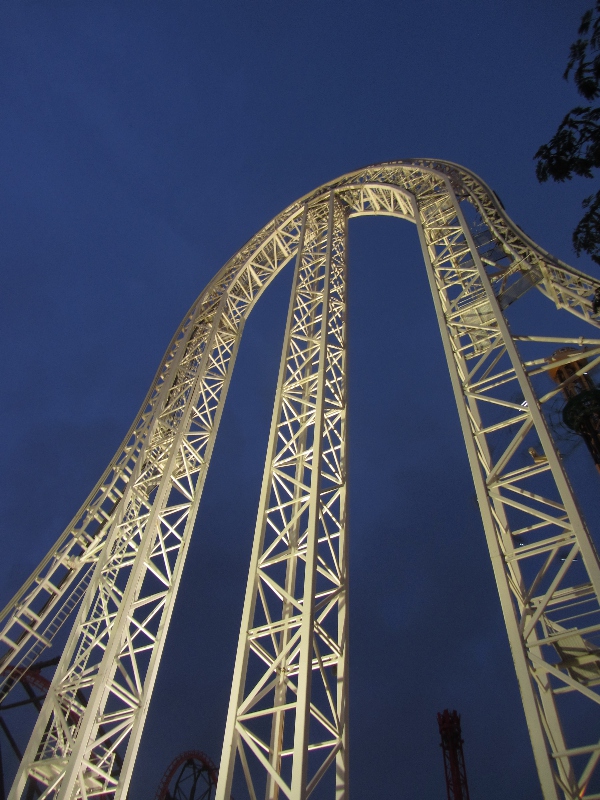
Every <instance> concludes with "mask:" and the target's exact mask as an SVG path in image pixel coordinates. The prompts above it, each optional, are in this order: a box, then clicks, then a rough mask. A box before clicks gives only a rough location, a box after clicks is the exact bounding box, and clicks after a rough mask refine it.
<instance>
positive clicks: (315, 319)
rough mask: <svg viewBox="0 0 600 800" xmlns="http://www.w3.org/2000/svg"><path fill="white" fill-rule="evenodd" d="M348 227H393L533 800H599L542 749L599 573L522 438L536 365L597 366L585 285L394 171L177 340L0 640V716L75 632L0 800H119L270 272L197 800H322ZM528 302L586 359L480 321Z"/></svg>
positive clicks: (597, 683) (194, 311) (594, 696)
mask: <svg viewBox="0 0 600 800" xmlns="http://www.w3.org/2000/svg"><path fill="white" fill-rule="evenodd" d="M365 214H385V215H388V216H394V217H398V218H400V219H405V220H409V221H410V222H412V223H414V224H415V225H416V228H417V232H418V236H419V239H420V243H421V247H422V252H423V259H424V265H425V270H426V272H427V276H428V279H429V283H430V287H431V291H432V297H433V303H434V306H435V311H436V315H437V319H438V323H439V327H440V334H441V337H442V342H443V346H444V351H445V354H446V358H447V363H448V369H449V371H450V377H451V381H452V386H453V391H454V395H455V399H456V403H457V407H458V413H459V417H460V422H461V426H462V430H463V434H464V439H465V444H466V448H467V452H468V457H469V462H470V466H471V470H472V473H473V480H474V482H475V488H476V492H477V499H478V504H479V508H480V510H481V514H482V519H483V528H484V531H485V536H486V539H487V544H488V548H489V552H490V556H491V560H492V566H493V570H494V575H495V579H496V583H497V587H498V592H499V595H500V602H501V607H502V612H503V615H504V621H505V624H506V629H507V633H508V638H509V642H510V647H511V651H512V656H513V659H514V663H515V669H516V673H517V678H518V682H519V688H520V691H521V697H522V700H523V706H524V711H525V716H526V720H527V725H528V728H529V732H530V735H531V742H532V746H533V752H534V756H535V762H536V766H537V769H538V773H539V777H540V781H541V785H542V791H543V794H544V798H545V800H560V799H561V798H565V800H575V799H576V798H579V800H594V798H600V774H599V773H600V768H599V767H598V764H599V762H600V725H597V728H596V730H595V731H592V732H591V733H590V731H589V730H588V729H587V728H585V729H584V728H583V727H580V728H578V727H577V726H575V728H574V730H575V733H573V731H572V730H570V731H569V733H567V732H566V729H565V728H564V726H563V724H562V722H563V720H565V719H568V720H570V721H572V720H573V719H574V718H576V717H577V715H578V714H583V715H588V710H587V708H586V706H587V707H591V708H592V709H595V711H596V719H597V720H598V714H597V711H598V704H600V690H599V687H600V656H599V653H600V646H599V644H600V643H599V636H600V565H599V561H598V556H597V553H596V550H595V548H594V545H593V543H592V540H591V538H590V534H589V532H588V529H587V527H586V525H585V523H584V521H583V519H582V517H581V514H580V511H579V508H578V505H577V502H576V499H575V497H574V494H573V491H572V488H571V486H570V484H569V481H568V479H567V477H566V474H565V472H564V468H563V464H562V461H561V459H560V457H559V454H558V452H557V449H556V447H555V445H554V443H553V440H552V436H551V432H550V430H549V428H548V424H547V421H546V416H545V409H546V408H547V405H546V404H547V403H548V401H549V400H551V399H552V398H553V397H554V396H555V395H556V394H557V393H559V392H560V391H561V389H562V387H561V385H560V384H559V385H558V386H554V387H553V388H552V389H551V390H549V384H548V380H547V373H548V371H549V370H550V369H554V368H555V367H556V366H557V364H556V362H551V361H550V360H549V358H546V357H544V356H541V357H540V355H539V353H540V348H543V347H547V348H551V349H552V350H555V349H556V348H557V347H565V346H569V345H577V346H578V347H584V346H585V348H586V359H587V365H586V367H585V368H586V369H588V370H590V369H593V368H594V366H596V365H597V364H599V363H600V337H598V335H596V334H595V330H594V329H596V328H598V327H599V325H600V321H599V318H598V314H597V313H596V311H597V309H596V306H595V305H594V298H595V297H596V296H597V292H598V290H599V289H600V283H599V282H598V281H597V280H595V279H593V278H590V277H588V276H587V275H585V274H583V273H581V272H579V271H577V270H575V269H572V268H571V267H569V266H567V265H566V264H564V263H562V262H560V261H558V260H557V259H555V258H553V257H552V256H550V255H549V254H548V253H547V252H546V251H544V250H542V249H541V248H540V247H538V246H537V245H536V244H535V243H534V242H532V241H531V240H530V239H529V238H528V237H527V236H526V235H525V234H524V233H523V232H522V231H521V230H520V229H519V228H518V227H517V226H516V225H515V224H514V223H512V222H511V220H510V219H509V218H508V216H507V215H506V213H505V211H504V209H503V207H502V205H501V204H500V202H499V201H498V198H497V197H496V195H495V194H494V193H493V192H492V191H491V190H490V189H489V188H488V187H487V186H486V185H485V184H484V183H483V182H482V181H481V180H480V179H479V178H477V176H475V175H474V174H473V173H471V172H470V171H469V170H467V169H464V168H463V167H460V166H458V165H456V164H451V163H449V162H443V161H434V160H427V159H423V160H419V159H415V160H407V161H397V162H390V163H385V164H378V165H375V166H372V167H367V168H365V169H362V170H358V171H356V172H352V173H349V174H347V175H344V176H343V177H341V178H339V179H338V180H335V181H332V182H331V183H328V184H326V185H324V186H321V187H320V188H318V189H316V190H315V191H314V192H311V193H310V194H309V195H307V196H306V197H304V198H302V199H301V200H299V201H297V202H296V203H293V204H292V205H291V206H289V207H288V208H287V209H285V210H284V211H283V212H282V213H281V214H280V215H279V216H277V217H276V218H275V219H274V220H272V221H271V222H270V223H269V224H268V225H266V226H265V227H264V228H263V229H262V230H261V231H259V233H258V234H257V235H256V236H255V237H254V238H253V239H251V240H250V241H249V242H248V244H247V245H245V246H244V247H243V248H242V249H241V250H240V251H239V252H238V253H236V254H235V255H234V256H233V257H232V258H231V259H230V260H229V261H228V262H227V263H226V264H225V266H224V267H223V268H222V269H221V270H220V271H219V272H218V273H217V275H216V276H215V277H214V278H213V280H212V281H211V282H210V283H209V285H208V286H207V288H206V289H205V290H204V291H203V292H202V294H201V295H200V296H199V298H198V299H197V301H196V302H195V303H194V305H193V306H192V308H191V309H190V311H189V313H188V314H187V315H186V316H185V318H184V320H183V322H182V324H181V326H180V328H179V329H178V330H177V332H176V334H175V336H174V337H173V340H172V341H171V343H170V345H169V347H168V349H167V352H166V355H165V357H164V359H163V361H162V363H161V366H160V368H159V370H158V373H157V375H156V378H155V379H154V382H153V384H152V386H151V388H150V391H149V393H148V395H147V397H146V399H145V401H144V403H143V405H142V408H141V410H140V412H139V414H138V416H137V417H136V419H135V421H134V423H133V425H132V427H131V429H130V431H129V433H128V434H127V436H126V437H125V440H124V442H123V444H122V446H121V447H120V448H119V450H118V451H117V453H116V455H115V457H114V459H113V460H112V461H111V463H110V464H109V466H108V468H107V470H106V472H105V473H104V475H103V476H102V478H101V480H100V481H99V482H98V484H97V485H96V487H95V488H94V490H93V491H92V493H91V495H90V496H89V498H88V499H87V501H86V502H85V504H84V505H83V507H82V508H81V509H80V511H79V512H78V513H77V515H76V516H75V518H74V520H73V522H72V523H71V524H70V525H69V526H68V528H67V529H66V531H65V532H64V533H63V535H62V536H61V537H60V538H59V540H58V542H57V543H56V545H55V546H54V547H53V548H52V550H51V551H50V552H49V553H48V555H47V556H46V558H45V559H44V560H43V562H42V563H41V565H40V566H39V567H38V569H36V570H35V572H34V573H33V575H32V576H31V578H30V579H29V580H28V581H26V582H25V584H24V586H23V587H22V589H20V590H19V592H18V593H17V594H16V596H15V597H14V598H13V600H12V601H11V602H10V603H9V604H8V606H7V607H6V609H5V610H4V612H3V613H2V615H0V626H1V627H0V643H1V645H2V647H3V648H4V650H3V653H2V660H1V661H0V673H1V675H2V678H3V683H2V686H3V689H2V691H3V692H4V694H6V693H7V692H8V691H10V689H11V688H12V686H14V685H15V683H16V682H17V681H18V680H19V679H20V677H21V676H22V675H23V673H24V671H26V670H27V669H28V668H29V667H30V666H31V665H32V664H33V663H34V662H35V660H36V659H37V658H38V657H39V656H40V654H41V653H42V652H44V651H45V650H46V649H47V648H48V647H50V646H52V642H53V640H54V639H55V637H56V635H57V632H58V631H59V629H60V628H61V626H62V625H63V624H64V623H65V622H66V620H67V619H68V618H69V617H70V615H72V614H75V612H76V610H77V613H76V619H75V622H74V626H73V630H72V632H71V634H70V636H69V638H68V641H67V644H66V646H65V648H64V650H63V653H62V656H61V659H60V662H59V664H58V667H57V669H56V673H55V675H54V679H53V681H52V685H51V688H50V690H49V692H48V694H47V696H46V699H45V702H44V704H43V707H42V710H41V712H40V715H39V718H38V722H37V724H36V726H35V729H34V731H33V734H32V737H31V740H30V742H29V745H28V747H27V749H26V751H25V753H24V757H23V760H22V763H21V766H20V769H19V771H18V774H17V776H16V779H15V782H14V784H13V787H12V790H11V793H10V800H20V798H21V797H22V795H23V792H24V791H25V789H26V786H27V783H28V781H31V780H34V781H36V782H37V785H38V787H39V788H40V789H41V800H46V798H56V800H71V799H72V798H82V800H83V799H84V798H88V797H90V798H91V797H99V796H102V798H103V800H112V799H113V798H115V800H116V799H117V798H118V799H119V800H121V799H123V800H124V798H125V796H126V794H127V789H128V786H129V782H130V779H131V774H132V770H133V766H134V762H135V758H136V754H137V751H138V747H139V742H140V737H141V734H142V729H143V726H144V721H145V718H146V714H147V710H148V705H149V702H150V698H151V695H152V690H153V687H154V682H155V679H156V674H157V670H158V665H159V662H160V657H161V653H162V650H163V647H164V643H165V636H166V632H167V629H168V626H169V621H170V618H171V614H172V610H173V603H174V600H175V596H176V593H177V588H178V585H179V581H180V578H181V571H182V569H183V564H184V561H185V556H186V552H187V549H188V546H189V541H190V535H191V532H192V528H193V525H194V520H195V517H196V513H197V510H198V504H199V502H200V497H201V494H202V489H203V486H204V481H205V478H206V472H207V469H208V466H209V463H210V458H211V454H212V450H213V446H214V442H215V437H216V434H217V430H218V427H219V421H220V418H221V413H222V410H223V405H224V402H225V398H226V395H227V389H228V387H229V382H230V378H231V372H232V368H233V364H234V361H235V356H236V353H237V350H238V347H239V343H240V339H241V335H242V331H243V327H244V322H245V320H246V318H247V316H248V314H249V313H250V311H251V310H252V308H253V307H254V304H255V303H256V302H257V300H258V299H259V298H260V296H261V294H262V292H263V291H264V289H265V288H266V287H267V286H268V285H269V283H270V282H271V281H272V280H273V278H274V277H275V276H276V275H277V274H278V272H279V271H280V270H281V269H282V268H283V267H284V266H285V265H286V264H287V263H288V262H290V261H293V262H295V275H294V282H293V290H292V297H291V301H290V307H289V314H288V320H287V326H286V332H285V339H284V345H283V353H282V358H281V366H280V371H279V379H278V384H277V391H276V397H275V405H274V411H273V418H272V424H271V432H270V437H269V443H268V451H267V458H266V464H265V472H264V478H263V485H262V490H261V496H260V502H259V513H258V519H257V524H256V533H255V540H254V545H253V550H252V558H251V564H250V571H249V576H248V585H247V590H246V597H245V602H244V608H243V615H242V624H241V629H240V636H239V643H238V651H237V658H236V663H235V670H234V676H233V682H232V690H231V699H230V705H229V712H228V715H227V723H226V730H225V739H224V745H223V754H222V759H221V764H220V768H219V776H220V778H219V783H218V788H217V794H216V800H225V798H229V796H230V794H231V787H232V782H233V778H234V772H235V771H236V770H239V771H240V772H239V774H241V784H240V785H243V786H245V792H246V796H247V797H249V798H251V800H257V799H258V798H259V797H260V798H261V800H262V797H265V798H266V800H277V798H279V797H281V798H282V800H283V799H284V798H288V799H289V800H306V798H308V797H309V796H310V795H311V793H312V792H313V791H314V790H315V789H316V787H317V786H319V795H320V796H322V795H323V793H324V792H325V793H328V794H329V795H330V796H333V795H334V794H335V797H336V798H337V800H347V798H348V763H347V758H348V753H347V735H348V704H347V700H348V650H347V630H348V609H347V588H348V568H347V537H346V524H347V485H346V480H347V474H346V408H347V406H346V403H347V396H346V391H347V387H346V342H347V330H346V269H347V264H346V252H347V248H346V235H347V225H348V219H349V218H350V217H353V216H359V215H365ZM534 287H535V288H536V289H537V290H539V291H540V292H542V294H543V295H545V296H546V297H547V298H548V299H549V300H550V301H551V302H552V304H553V305H554V306H555V307H556V309H559V310H563V311H568V312H570V314H573V315H575V316H576V317H578V318H579V319H580V320H582V321H584V322H587V323H589V325H590V326H591V327H592V330H591V333H590V336H589V337H582V336H577V337H575V338H574V337H572V336H568V335H565V333H564V330H565V328H564V325H561V320H562V322H563V323H564V321H565V315H564V314H563V315H561V314H556V315H555V318H554V324H555V328H556V333H551V334H550V335H549V334H548V331H546V332H545V333H544V335H539V333H538V332H536V331H535V330H534V329H533V324H531V325H530V326H529V327H527V326H526V329H525V330H520V331H519V332H518V333H514V332H512V331H511V330H510V328H509V325H508V323H507V320H506V316H505V311H506V309H507V308H508V307H509V306H510V305H511V304H513V303H515V302H518V301H519V300H520V298H521V297H522V296H523V295H525V294H526V293H527V292H528V291H529V290H531V289H532V288H534ZM577 358H579V356H578V355H575V356H569V355H568V354H567V355H566V356H565V358H564V359H563V361H564V363H570V362H576V361H577ZM575 366H577V365H576V364H575ZM578 371H579V368H577V369H576V370H575V374H577V373H578ZM515 394H516V395H517V398H518V399H515ZM532 453H533V455H532ZM1 696H2V695H1V694H0V698H1ZM586 718H587V719H589V715H588V716H587V717H586ZM119 762H121V763H119ZM236 780H237V779H236ZM237 786H238V784H237V783H236V787H237ZM240 791H241V790H240ZM235 796H236V800H242V796H241V795H239V794H238V789H237V788H236V790H235Z"/></svg>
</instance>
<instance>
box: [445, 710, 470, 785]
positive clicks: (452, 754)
mask: <svg viewBox="0 0 600 800" xmlns="http://www.w3.org/2000/svg"><path fill="white" fill-rule="evenodd" d="M437 718H438V725H439V728H440V737H441V739H442V741H441V745H440V746H441V748H442V752H443V754H444V774H445V776H446V791H447V793H448V800H469V786H468V784H467V770H466V767H465V756H464V753H463V738H462V731H461V729H460V714H458V713H457V712H456V711H448V709H445V711H442V712H441V714H438V715H437Z"/></svg>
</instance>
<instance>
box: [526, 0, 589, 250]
mask: <svg viewBox="0 0 600 800" xmlns="http://www.w3.org/2000/svg"><path fill="white" fill-rule="evenodd" d="M578 34H579V39H577V41H576V42H575V43H574V44H572V45H571V49H570V52H569V61H568V63H567V68H566V70H565V73H564V75H563V77H564V78H565V80H568V78H569V76H570V74H571V72H573V77H574V80H575V85H576V86H577V91H578V92H579V94H580V95H582V97H584V98H585V100H587V101H588V102H591V101H594V100H596V99H597V98H598V97H599V96H600V0H596V5H595V6H594V8H590V9H589V10H588V11H586V12H585V14H584V15H583V17H582V18H581V24H580V26H579V31H578ZM534 158H536V159H537V164H536V175H537V177H538V180H539V181H540V182H544V181H547V180H548V178H552V179H553V180H555V181H564V180H570V179H571V178H572V177H573V175H581V176H582V177H584V178H593V173H592V170H593V169H595V168H596V167H600V106H598V105H587V106H577V107H576V108H573V109H572V110H571V111H569V113H568V114H567V116H566V117H565V118H564V119H563V121H562V122H561V124H560V125H559V127H558V129H557V131H556V133H555V134H554V136H553V137H552V139H550V141H549V142H548V144H544V145H542V146H541V147H540V148H539V150H538V151H537V153H536V154H535V156H534ZM582 206H583V208H584V209H586V212H585V214H584V215H583V217H582V218H581V220H580V221H579V223H578V225H577V227H576V228H575V230H574V231H573V246H574V247H575V252H576V253H577V255H578V256H579V255H581V253H582V252H585V253H588V254H589V255H590V256H591V258H592V259H593V261H595V262H596V263H597V264H600V191H598V192H596V193H595V194H591V195H589V197H586V198H585V199H584V200H583V202H582Z"/></svg>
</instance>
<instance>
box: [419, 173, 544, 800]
mask: <svg viewBox="0 0 600 800" xmlns="http://www.w3.org/2000/svg"><path fill="white" fill-rule="evenodd" d="M447 191H448V196H449V197H450V198H452V200H453V201H455V198H454V197H453V195H454V192H453V190H452V188H451V187H447ZM415 220H416V224H417V230H418V233H419V239H420V242H421V249H422V252H423V259H424V261H425V268H426V271H427V277H428V279H429V284H430V287H431V293H432V297H433V304H434V307H435V311H436V316H437V318H438V324H439V327H440V335H441V337H442V344H443V347H444V352H445V354H446V362H447V364H448V371H449V373H450V380H451V383H452V388H453V390H454V398H455V400H456V406H457V409H458V415H459V418H460V423H461V427H462V432H463V436H464V439H465V446H466V448H467V455H468V458H469V464H470V466H471V473H472V475H473V482H474V484H475V491H476V494H477V501H478V504H479V508H480V511H481V516H482V520H483V526H484V530H485V534H486V540H487V544H488V548H489V551H490V557H491V560H492V567H493V570H494V576H495V578H496V585H497V587H498V593H499V595H500V603H501V606H502V611H503V615H504V622H505V625H506V630H507V633H508V639H509V642H510V647H511V652H512V654H513V659H514V663H515V670H516V672H517V679H518V682H519V688H520V691H521V697H522V700H523V706H524V710H525V717H526V719H527V727H528V728H529V734H530V737H531V742H532V747H533V751H534V757H535V761H536V765H537V768H538V774H539V776H540V781H541V784H542V791H543V793H544V800H560V798H559V795H558V792H557V787H556V785H555V782H554V777H553V774H552V766H551V764H550V760H549V758H548V753H547V748H546V746H545V743H544V729H543V723H542V719H541V717H540V710H539V706H538V703H537V701H536V697H535V692H534V688H533V685H532V679H531V676H530V675H529V672H528V669H527V663H526V657H525V653H524V648H523V644H522V640H521V635H520V633H519V626H518V620H517V619H516V617H515V612H514V609H513V604H512V598H511V591H510V586H509V576H508V575H507V574H506V570H505V568H504V560H503V553H502V551H501V549H500V546H499V543H498V540H497V537H496V532H495V524H494V508H493V505H492V503H491V501H490V498H489V495H488V490H487V486H486V481H485V476H484V474H483V471H482V467H481V463H480V458H479V453H478V445H479V446H483V447H484V448H486V449H487V445H486V443H485V441H484V442H483V443H481V444H480V443H478V442H477V441H476V439H475V436H474V431H473V426H472V422H471V419H472V418H473V415H474V414H475V415H476V414H477V408H476V407H475V408H473V407H472V404H471V405H470V404H469V403H468V400H467V397H466V395H465V391H464V388H463V379H462V375H464V374H466V373H468V370H467V368H466V366H465V365H464V363H463V364H462V365H461V366H462V368H463V369H462V370H461V371H459V369H458V364H457V361H458V360H461V355H460V353H459V352H457V348H456V346H455V345H454V342H453V340H452V338H451V335H450V326H449V321H448V318H447V301H446V303H445V302H444V300H445V297H444V291H445V289H446V286H445V280H444V277H443V276H440V275H438V274H436V270H435V269H434V265H433V263H432V258H431V255H430V251H429V247H428V241H427V238H426V236H425V230H424V224H423V219H422V215H421V213H420V209H419V208H418V205H417V203H416V202H415ZM465 227H466V226H465ZM463 232H464V228H463ZM445 306H446V308H445ZM475 421H476V424H477V425H480V421H479V420H478V419H477V417H475ZM486 455H489V454H488V453H487V452H486Z"/></svg>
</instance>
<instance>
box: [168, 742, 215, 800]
mask: <svg viewBox="0 0 600 800" xmlns="http://www.w3.org/2000/svg"><path fill="white" fill-rule="evenodd" d="M217 778H218V769H217V767H216V765H215V763H214V762H213V760H212V759H211V758H209V756H207V755H206V753H203V752H202V751H201V750H186V752H185V753H181V754H180V755H178V756H176V757H175V758H174V759H173V761H172V762H171V763H170V764H169V766H168V767H167V770H166V772H165V774H164V775H163V777H162V780H161V782H160V784H159V786H158V789H157V792H156V795H155V798H154V800H212V797H213V795H214V791H215V789H216V788H217Z"/></svg>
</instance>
